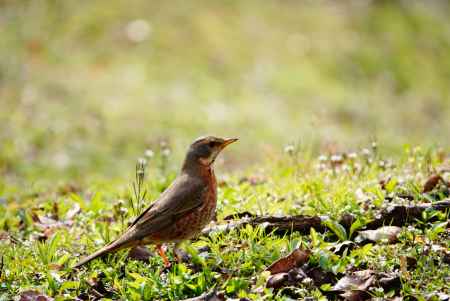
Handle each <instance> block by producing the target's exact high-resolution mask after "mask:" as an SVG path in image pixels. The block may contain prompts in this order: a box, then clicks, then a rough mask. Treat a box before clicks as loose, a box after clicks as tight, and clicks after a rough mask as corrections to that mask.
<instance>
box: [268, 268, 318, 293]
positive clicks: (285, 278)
mask: <svg viewBox="0 0 450 301" xmlns="http://www.w3.org/2000/svg"><path fill="white" fill-rule="evenodd" d="M306 278H308V275H306V273H305V272H304V271H303V270H302V269H301V268H293V269H292V270H290V271H289V272H287V273H284V272H283V273H278V274H275V275H272V276H270V277H269V279H267V282H266V287H267V288H274V289H279V288H281V287H285V286H295V285H298V284H299V283H300V282H302V281H303V280H305V279H306ZM308 279H310V278H308ZM310 280H311V281H312V279H310Z"/></svg>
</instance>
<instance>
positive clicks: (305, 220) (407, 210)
mask: <svg viewBox="0 0 450 301" xmlns="http://www.w3.org/2000/svg"><path fill="white" fill-rule="evenodd" d="M430 209H431V210H438V211H446V210H450V199H448V200H443V201H439V202H436V203H433V204H421V205H413V206H402V205H397V206H394V207H391V208H388V209H386V210H383V211H381V212H380V213H379V214H378V216H377V217H376V218H375V219H374V220H372V221H371V222H369V223H368V224H367V225H366V226H365V229H377V228H379V227H381V226H383V225H392V226H403V225H405V224H407V223H411V222H414V221H415V220H417V219H420V218H421V216H422V212H424V211H425V210H430ZM344 215H345V214H344ZM237 216H239V214H237ZM327 218H328V217H327V216H304V215H294V216H282V217H278V216H256V217H252V218H248V217H245V218H243V219H239V220H232V221H229V222H227V223H225V224H220V225H215V226H212V227H209V228H206V229H205V230H203V231H202V235H204V236H208V235H210V234H213V233H227V232H229V231H231V230H234V229H241V228H243V227H245V226H246V225H252V226H253V227H256V226H262V227H263V228H264V229H266V231H267V232H272V231H273V232H274V233H275V234H281V235H283V234H286V233H289V232H300V233H309V231H310V229H311V228H314V229H315V230H316V231H318V232H323V231H324V230H325V229H326V226H325V225H324V224H323V223H322V221H324V220H325V219H327ZM340 223H341V224H343V225H344V224H348V221H344V220H342V221H341V222H340Z"/></svg>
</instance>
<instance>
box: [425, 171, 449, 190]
mask: <svg viewBox="0 0 450 301" xmlns="http://www.w3.org/2000/svg"><path fill="white" fill-rule="evenodd" d="M440 181H444V179H442V177H441V175H438V174H434V175H432V176H430V177H429V178H428V179H427V181H426V182H425V184H424V185H423V190H422V192H430V191H431V190H433V189H434V188H435V187H436V186H437V184H438V183H439V182H440Z"/></svg>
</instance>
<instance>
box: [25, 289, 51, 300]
mask: <svg viewBox="0 0 450 301" xmlns="http://www.w3.org/2000/svg"><path fill="white" fill-rule="evenodd" d="M19 300H20V301H52V300H54V299H53V298H50V297H49V296H46V295H43V294H41V293H39V292H38V291H32V290H31V291H25V292H23V293H22V294H21V295H20V299H19Z"/></svg>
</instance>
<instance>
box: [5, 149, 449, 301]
mask: <svg viewBox="0 0 450 301" xmlns="http://www.w3.org/2000/svg"><path fill="white" fill-rule="evenodd" d="M230 150H231V148H230V149H229V150H228V151H230ZM147 160H148V161H147V162H146V165H145V167H144V168H145V170H146V172H147V173H148V174H149V175H151V176H148V177H149V178H148V179H145V180H144V184H143V185H142V191H144V190H145V191H146V192H147V193H146V198H145V200H144V201H143V203H144V204H145V205H148V204H149V203H150V202H151V200H153V199H154V198H155V197H157V195H158V194H159V193H160V192H161V191H162V190H163V189H164V188H165V187H166V186H167V185H168V184H169V183H170V181H171V180H172V179H173V177H174V174H173V173H170V172H169V173H166V172H165V171H164V170H162V169H161V168H158V167H157V166H160V165H161V164H158V162H157V160H159V159H157V156H153V157H151V158H147ZM443 160H445V157H443V154H442V153H441V152H439V151H436V150H433V149H430V150H425V149H420V148H414V149H407V150H405V152H404V155H403V156H402V157H401V158H400V159H397V160H391V159H389V158H388V157H384V156H383V155H382V154H381V153H380V152H379V150H378V147H369V148H367V149H363V150H361V151H357V152H354V153H348V154H347V153H346V154H339V155H338V154H335V155H333V156H326V155H323V156H321V157H319V158H316V157H307V155H306V154H305V153H302V152H301V150H297V149H296V147H295V146H291V147H288V148H287V150H286V154H285V155H284V156H282V157H280V158H279V160H277V162H275V163H274V162H273V163H272V164H270V165H269V164H268V165H267V166H266V167H264V168H260V169H258V170H249V171H247V172H246V173H243V174H241V175H233V174H224V173H223V172H221V171H220V170H218V171H217V173H218V174H219V186H220V188H219V203H218V210H217V221H216V223H217V224H223V223H224V222H225V221H224V220H223V219H224V218H225V217H227V216H230V215H231V216H232V215H234V214H237V213H241V212H249V213H251V214H254V215H275V216H286V215H287V216H290V215H299V214H303V215H308V216H322V218H323V216H327V217H328V218H327V219H324V222H323V225H326V226H327V227H328V228H326V229H325V230H323V229H322V230H320V229H318V230H317V231H316V230H314V229H310V231H309V232H307V233H299V232H296V231H293V232H290V231H288V232H287V233H285V234H280V233H276V232H273V231H270V232H268V231H265V230H264V225H261V226H253V227H252V226H245V227H244V228H241V229H236V230H231V231H229V232H221V231H216V232H213V233H211V234H209V235H205V236H201V237H200V238H199V239H197V240H194V241H192V242H187V243H185V244H184V247H183V249H184V250H185V252H186V253H187V254H185V256H184V257H185V258H184V262H182V263H176V262H175V261H174V262H173V264H172V267H171V268H169V269H164V266H163V263H162V260H161V258H160V257H158V256H154V255H152V254H147V253H146V252H144V253H139V252H138V253H139V254H140V255H141V256H139V254H138V255H136V254H135V255H132V256H131V257H130V256H128V255H127V251H121V252H119V253H117V254H115V255H111V256H107V257H105V258H104V259H103V260H95V261H93V262H92V263H90V264H88V265H87V266H86V267H84V268H82V269H81V270H80V271H74V270H73V269H72V268H71V266H73V265H74V264H75V263H76V262H77V260H78V259H79V258H80V257H81V256H83V255H86V254H88V253H91V252H93V251H94V250H96V249H97V248H99V247H101V246H103V245H104V244H105V243H107V242H109V241H111V239H113V238H114V237H116V236H117V235H119V234H120V233H121V232H122V231H123V230H124V229H125V227H126V225H127V223H128V222H129V221H130V220H131V219H132V217H133V216H134V215H135V214H136V212H135V211H136V210H139V208H138V207H139V206H138V205H137V204H138V202H137V199H139V197H138V196H134V195H135V194H134V192H133V190H132V189H131V187H130V185H131V184H130V185H129V183H116V182H97V183H92V184H91V185H89V186H86V187H80V186H77V185H76V184H73V183H72V184H69V183H66V184H64V185H58V186H55V187H53V188H51V189H46V190H44V191H41V190H39V189H37V188H33V189H29V188H26V187H23V189H20V188H18V191H19V192H18V193H17V194H16V196H15V198H16V200H21V201H20V202H18V201H13V199H8V200H5V199H2V207H1V215H0V216H1V219H0V226H1V228H2V229H3V231H2V232H0V234H1V236H0V237H1V240H0V248H1V254H2V262H3V264H2V269H1V271H2V273H1V279H2V285H1V288H0V289H1V291H0V292H1V296H2V298H3V299H4V300H9V299H11V298H13V297H17V296H19V295H24V294H25V295H26V294H27V293H26V292H28V294H29V291H30V290H31V291H37V292H40V293H42V294H44V295H47V296H52V297H54V298H55V299H56V300H70V299H73V298H75V297H78V298H79V299H89V298H90V299H93V298H98V297H99V296H103V297H104V298H107V299H108V298H110V299H129V300H140V299H146V300H152V299H160V300H166V299H169V300H179V299H183V298H188V297H194V296H198V295H201V294H203V293H205V292H210V291H212V290H213V289H214V290H217V291H218V292H219V293H220V292H221V293H223V294H224V296H225V297H227V298H237V297H240V298H244V297H246V298H249V299H251V300H260V299H262V298H264V299H265V300H272V299H273V300H285V298H288V297H289V296H290V297H295V298H304V297H313V298H315V299H325V298H332V299H333V298H337V296H338V294H339V293H342V292H330V290H333V285H336V282H337V281H338V280H339V279H341V278H343V277H344V276H345V275H346V274H347V275H348V274H350V273H353V272H355V271H367V270H369V271H370V273H373V275H375V276H374V277H381V276H379V275H389V276H390V277H394V278H395V279H396V280H397V282H398V283H397V284H396V285H394V286H392V287H385V288H384V289H383V288H382V287H381V286H380V284H379V283H378V282H377V283H373V284H371V285H369V287H367V288H364V290H365V291H367V292H368V293H369V294H370V296H374V297H381V298H389V297H391V298H392V297H394V296H402V297H404V298H408V297H409V298H412V296H414V298H416V299H418V300H430V298H431V300H439V299H438V296H437V295H436V294H437V293H438V292H440V293H442V295H443V296H445V294H449V293H450V290H449V286H448V283H449V281H450V278H449V277H450V265H449V257H448V256H449V254H448V248H449V246H450V236H449V234H450V232H449V227H448V210H447V211H445V210H444V211H434V210H427V211H425V212H423V213H422V214H421V215H420V217H419V218H418V219H416V220H412V221H409V222H405V223H404V224H403V225H401V232H400V233H399V234H398V233H397V234H396V235H395V239H393V240H392V241H391V240H390V239H388V240H381V241H378V242H369V241H362V242H361V241H359V242H358V239H356V238H355V236H356V235H354V234H352V233H351V232H357V231H359V230H363V229H364V227H365V225H368V223H369V222H370V221H371V220H374V219H376V218H377V214H378V213H379V212H381V211H380V210H381V209H382V208H387V207H389V206H393V205H395V204H396V205H405V204H406V205H414V204H429V203H436V202H439V201H442V200H446V199H447V200H448V197H449V186H448V182H446V181H448V169H447V171H446V168H448V166H447V167H445V162H444V161H443ZM141 162H142V160H141ZM435 173H439V174H440V175H441V179H440V180H439V181H434V180H433V178H432V177H431V176H432V175H434V174H435ZM430 178H431V180H430ZM427 181H428V182H429V183H428V184H427V185H428V187H427V188H426V189H425V190H429V191H427V192H422V191H423V189H424V188H423V187H424V183H426V182H427ZM141 195H143V193H141ZM133 200H134V201H133ZM144 204H143V205H144ZM348 214H352V215H353V218H354V219H353V223H352V230H350V231H348V230H345V227H343V226H341V225H340V224H339V223H342V221H341V220H342V217H343V216H344V215H348ZM236 218H238V217H236ZM227 219H228V218H227ZM325 220H326V221H325ZM212 225H214V223H213V224H212ZM333 225H334V226H333ZM349 241H355V242H357V243H356V244H354V243H350V242H349ZM343 242H345V243H344V244H342V243H343ZM347 244H351V245H352V247H351V248H349V247H348V245H347ZM297 248H300V249H301V250H308V251H309V252H310V253H311V255H310V257H309V259H308V260H307V262H306V265H303V266H302V267H301V268H302V269H303V270H304V271H308V270H311V269H314V270H315V271H320V272H321V273H323V274H324V275H328V277H330V278H327V279H326V280H324V281H323V282H322V281H319V280H317V279H316V278H315V277H316V276H314V275H310V274H308V276H310V277H307V278H306V280H304V279H303V280H302V281H294V282H287V283H282V284H279V285H275V287H276V289H274V288H270V286H271V285H270V284H267V285H268V286H269V288H268V287H266V282H267V281H268V278H270V273H269V272H264V270H265V269H266V268H267V267H268V266H269V265H270V264H272V263H273V262H274V261H276V260H277V259H279V258H280V257H282V256H286V255H288V254H289V253H290V252H291V251H293V250H295V249H297ZM346 248H348V249H346ZM149 249H150V250H152V249H153V246H149ZM344 249H346V250H344ZM137 257H144V261H140V260H137V259H135V258H137ZM169 257H170V258H171V259H172V260H174V256H173V253H172V252H171V251H170V248H169ZM141 259H142V258H141ZM291 268H295V266H293V267H291ZM289 269H290V268H289ZM291 273H292V272H291ZM382 273H385V274H382ZM286 277H287V276H286ZM308 279H309V280H308ZM271 281H272V280H271ZM280 287H281V288H280ZM24 292H25V293H24Z"/></svg>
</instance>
